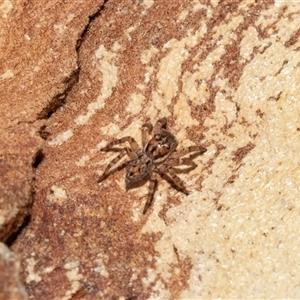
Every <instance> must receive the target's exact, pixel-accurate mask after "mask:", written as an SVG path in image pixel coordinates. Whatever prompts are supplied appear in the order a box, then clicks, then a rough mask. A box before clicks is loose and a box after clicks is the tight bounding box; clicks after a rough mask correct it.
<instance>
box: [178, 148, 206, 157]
mask: <svg viewBox="0 0 300 300" xmlns="http://www.w3.org/2000/svg"><path fill="white" fill-rule="evenodd" d="M206 151H207V149H206V148H204V147H203V146H197V145H194V146H190V147H187V148H184V149H181V150H179V151H178V152H176V153H174V157H182V156H185V155H187V154H188V153H191V152H199V154H200V155H201V154H203V153H204V152H206Z"/></svg>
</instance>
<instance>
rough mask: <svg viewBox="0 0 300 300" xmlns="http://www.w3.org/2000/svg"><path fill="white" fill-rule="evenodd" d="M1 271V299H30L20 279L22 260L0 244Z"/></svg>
mask: <svg viewBox="0 0 300 300" xmlns="http://www.w3.org/2000/svg"><path fill="white" fill-rule="evenodd" d="M0 270H1V272H0V299H1V300H2V299H3V300H7V299H14V300H26V299H28V295H27V293H26V291H25V288H24V286H23V284H22V282H21V280H20V278H19V273H20V258H19V257H18V256H17V255H16V254H15V253H13V252H11V251H10V250H9V249H8V248H7V247H6V246H5V245H4V244H2V243H0Z"/></svg>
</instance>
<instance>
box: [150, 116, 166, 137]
mask: <svg viewBox="0 0 300 300" xmlns="http://www.w3.org/2000/svg"><path fill="white" fill-rule="evenodd" d="M166 126H167V118H161V119H159V120H158V121H157V122H156V123H155V124H154V128H153V134H154V135H155V134H158V133H160V131H161V129H162V128H164V129H166Z"/></svg>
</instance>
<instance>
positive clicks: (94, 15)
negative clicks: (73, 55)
mask: <svg viewBox="0 0 300 300" xmlns="http://www.w3.org/2000/svg"><path fill="white" fill-rule="evenodd" d="M108 1H109V0H105V1H104V2H103V4H101V6H99V8H98V9H97V11H96V12H95V13H94V14H92V15H91V16H89V22H88V23H87V25H86V26H85V28H84V30H83V31H82V33H81V35H80V36H79V38H78V40H77V44H76V51H77V53H78V51H79V50H80V46H81V44H82V43H83V42H84V40H85V37H86V34H87V33H88V31H89V29H90V27H91V24H92V23H93V21H94V20H95V19H96V18H98V17H99V16H100V14H101V12H102V10H103V9H104V8H105V4H106V3H107V2H108Z"/></svg>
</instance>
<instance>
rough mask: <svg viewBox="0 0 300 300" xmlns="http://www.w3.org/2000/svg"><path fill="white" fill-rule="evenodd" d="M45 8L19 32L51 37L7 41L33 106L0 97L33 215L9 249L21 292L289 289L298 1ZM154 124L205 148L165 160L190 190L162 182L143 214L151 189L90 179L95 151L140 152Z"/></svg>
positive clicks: (101, 165)
mask: <svg viewBox="0 0 300 300" xmlns="http://www.w3.org/2000/svg"><path fill="white" fill-rule="evenodd" d="M26 3H27V2H26ZM26 3H25V2H24V3H22V5H23V6H22V8H23V11H22V12H21V10H17V12H16V15H18V12H19V14H20V19H21V20H23V19H24V20H28V16H30V14H29V12H32V11H33V8H32V10H30V7H28V6H26V5H25V4H26ZM40 3H42V2H40ZM53 3H56V4H55V5H53V6H52V4H48V5H49V6H47V5H46V6H45V7H47V8H48V9H49V7H50V9H49V11H48V13H47V15H45V16H44V18H41V19H40V20H41V21H37V20H36V21H35V25H33V24H31V23H29V24H28V28H31V30H29V29H28V32H26V33H25V32H24V34H27V35H28V36H31V35H32V32H33V33H34V32H35V31H34V30H38V29H37V28H44V30H43V31H42V30H41V31H40V32H41V33H42V32H43V33H44V35H43V37H40V39H41V43H42V42H43V41H47V44H43V43H42V44H41V45H44V46H43V47H42V49H40V48H39V47H37V44H36V46H33V45H34V44H32V46H31V47H29V48H28V49H27V51H26V53H25V52H23V51H21V50H18V49H17V48H14V49H15V51H20V52H21V53H22V55H23V56H21V57H20V62H22V63H24V64H25V65H26V63H27V64H28V66H30V67H31V69H30V71H28V72H27V73H26V74H27V75H28V76H27V77H24V85H25V84H26V85H28V84H31V85H30V87H31V88H30V89H29V88H26V89H24V90H25V91H26V92H24V91H23V92H21V88H22V85H20V87H19V89H20V90H17V91H15V92H14V93H15V95H22V93H23V94H24V95H27V98H24V101H25V100H26V99H29V98H30V99H32V97H34V98H35V102H32V101H29V102H28V103H26V105H25V103H23V102H22V103H23V104H22V103H21V104H20V103H19V102H20V101H19V102H15V106H16V108H15V107H14V105H12V104H10V103H9V102H5V103H4V104H3V105H4V109H5V111H6V112H9V111H12V113H13V114H14V117H13V118H12V115H9V114H8V113H7V114H6V118H7V121H6V122H7V123H8V124H9V125H7V127H6V129H7V130H6V132H9V131H10V130H14V131H16V132H18V130H17V129H18V128H21V127H18V126H21V124H23V125H24V124H25V125H26V127H27V131H26V133H24V134H22V135H21V133H19V136H20V137H21V136H22V139H21V138H20V139H21V141H22V143H25V142H23V141H24V140H26V138H27V140H26V141H32V142H31V143H30V145H31V148H30V147H23V148H26V149H29V148H30V149H32V151H31V152H30V151H29V150H26V151H27V152H26V153H28V154H27V157H29V158H30V159H29V158H28V162H30V163H31V164H32V169H30V168H29V169H28V174H30V172H32V174H31V175H27V178H29V179H30V180H31V181H29V186H30V187H31V188H32V190H31V191H32V192H31V193H32V196H27V198H28V199H29V200H28V203H31V201H32V199H34V201H33V206H32V208H31V207H30V206H29V207H30V215H31V218H30V221H29V223H28V225H26V226H24V229H23V230H22V232H21V233H20V234H19V235H18V237H17V239H16V240H15V241H14V242H13V243H12V247H11V248H12V250H13V251H15V252H16V253H18V254H19V255H20V256H21V258H22V265H21V274H20V276H21V280H22V281H23V283H24V286H25V289H26V291H27V293H28V296H29V297H30V299H199V298H202V299H206V298H286V297H289V298H296V297H297V296H298V295H299V292H298V290H297V285H298V282H299V271H300V270H299V266H300V264H299V261H300V256H299V254H298V251H297V249H298V246H299V237H298V235H299V234H298V230H297V228H298V225H299V223H300V217H299V207H300V206H299V201H298V198H299V187H298V186H299V180H300V171H299V167H298V166H299V160H300V157H299V155H298V149H299V146H300V125H299V112H300V105H299V101H298V97H299V96H298V95H299V91H300V88H299V84H298V82H299V80H300V78H299V76H300V75H299V70H298V69H299V63H300V52H299V47H300V41H299V35H300V29H299V28H300V21H299V20H300V18H299V17H300V6H299V5H298V4H297V3H296V2H295V3H293V2H282V1H263V2H261V1H259V2H255V1H249V2H246V1H245V2H240V1H219V2H218V1H205V2H204V1H180V2H179V1H150V0H145V1H117V0H108V1H106V2H105V3H102V2H101V1H98V2H97V1H94V2H92V1H89V2H80V1H76V2H72V4H70V3H69V4H65V5H64V6H63V5H62V4H60V3H59V2H55V1H54V2H53ZM75 3H76V4H75ZM86 3H88V4H86ZM102 4H103V5H102ZM39 8H40V9H42V7H40V6H39ZM45 9H46V8H45ZM26 13H28V15H26ZM89 17H90V18H89ZM7 18H9V13H8V15H7ZM53 18H56V19H55V21H53V20H54V19H53ZM88 18H89V19H88ZM72 22H74V23H72ZM43 24H44V25H43ZM47 24H48V26H47ZM38 25H40V26H38ZM43 26H44V27H43ZM49 28H51V30H52V31H51V32H48V30H50V29H49ZM39 30H40V29H39ZM50 33H51V34H50ZM64 43H65V44H64ZM38 49H39V50H38ZM50 49H52V50H50ZM45 51H46V52H47V51H49V53H52V54H51V55H50V54H49V55H45V53H44V52H45ZM17 53H18V52H17ZM47 53H48V52H47ZM16 56H17V57H18V55H16ZM26 59H27V60H26ZM28 61H29V62H31V64H29V63H28ZM33 62H34V63H33ZM45 62H47V64H45ZM12 66H13V65H12ZM12 66H11V67H9V65H7V66H5V68H6V69H4V71H3V74H6V75H5V76H6V78H5V79H4V82H5V85H6V86H8V87H9V88H8V89H10V90H11V92H12V88H11V87H10V84H9V82H8V81H9V80H13V78H14V77H13V76H10V75H9V74H11V72H12V73H13V74H15V72H16V71H14V70H15V69H13V67H12ZM16 66H18V64H17V63H16ZM28 68H29V67H28ZM8 70H11V72H8ZM34 71H36V72H40V73H39V74H40V76H37V75H35V76H33V75H32V74H33V72H34ZM7 72H8V73H7ZM20 72H25V71H24V69H22V68H20ZM24 74H25V73H24ZM29 74H30V76H33V77H32V78H31V77H30V76H29ZM3 76H4V75H2V77H3ZM7 76H8V78H7ZM29 91H30V92H29ZM26 93H27V94H26ZM29 95H30V97H29ZM16 97H17V96H15V98H13V99H17V98H16ZM13 103H14V102H13ZM5 105H6V106H5ZM22 105H23V106H22ZM162 117H166V118H167V120H168V128H169V130H170V131H171V132H172V133H173V134H174V135H175V136H176V138H177V140H178V143H179V146H178V149H181V148H184V147H188V146H190V145H203V146H205V147H206V148H207V151H206V152H205V153H204V154H203V155H199V156H195V157H193V161H194V162H195V163H196V164H197V167H196V168H195V169H193V170H190V172H186V171H185V170H184V168H179V169H177V175H178V176H179V177H180V178H181V179H182V180H183V182H184V184H185V186H186V188H187V189H188V191H189V195H185V194H183V193H181V192H180V191H178V190H176V189H175V188H174V187H173V186H172V185H170V183H169V182H168V181H165V180H164V179H163V178H160V179H159V182H158V187H157V190H156V192H155V195H154V201H153V203H152V205H151V207H150V208H149V210H148V211H147V213H146V214H143V208H144V205H145V201H146V197H147V193H148V185H149V183H148V182H144V181H143V182H141V184H137V185H136V186H134V187H133V188H130V189H127V188H126V186H125V180H124V179H125V170H120V171H119V172H116V173H114V174H113V175H111V176H109V177H108V178H106V179H105V180H104V181H103V182H101V183H98V179H99V178H100V176H101V175H102V173H103V171H104V170H105V168H106V166H107V164H108V163H109V162H110V161H111V160H112V159H113V158H115V157H116V156H117V155H118V154H119V152H118V149H117V150H116V151H114V152H107V153H106V152H101V151H99V150H100V149H101V148H103V147H104V146H105V145H106V144H107V143H108V142H110V141H112V140H113V139H118V138H121V137H124V136H132V137H133V138H134V139H135V140H136V141H137V142H138V143H139V144H140V145H141V130H140V129H141V126H142V125H143V124H144V122H145V120H150V121H151V122H152V123H153V124H154V123H155V122H156V121H157V120H158V119H160V118H162ZM11 120H13V121H11ZM9 122H11V123H9ZM23 125H22V126H23ZM25 125H24V126H25ZM16 128H17V129H16ZM7 136H8V134H7ZM21 141H20V143H19V142H18V141H16V142H15V145H16V146H15V147H17V145H23V144H22V143H21ZM7 144H9V143H8V142H7ZM12 144H13V143H12ZM124 146H126V147H129V144H125V145H124ZM10 147H11V149H12V150H11V151H10V152H12V151H13V150H14V149H15V148H14V147H13V146H10ZM23 148H22V149H23ZM22 149H20V150H19V152H18V153H20V155H18V157H21V158H22V157H23V158H24V159H23V160H22V163H23V164H24V167H22V170H27V169H26V168H25V166H27V168H28V164H27V165H26V164H25V162H26V160H25V155H22V153H23V152H24V151H25V150H22ZM5 151H6V150H5ZM6 152H7V151H6ZM24 153H25V152H24ZM124 159H125V160H126V158H124ZM24 161H25V162H24ZM123 161H124V160H122V162H123ZM122 162H120V163H121V164H122ZM22 163H20V165H22ZM29 165H30V164H29ZM116 167H117V166H116ZM12 168H13V166H12ZM18 176H19V175H18ZM30 176H31V177H30ZM16 177H17V175H16ZM20 189H21V190H22V191H26V188H25V187H24V188H23V187H21V188H20ZM26 195H27V194H26ZM30 199H31V200H30ZM26 214H28V212H26Z"/></svg>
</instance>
